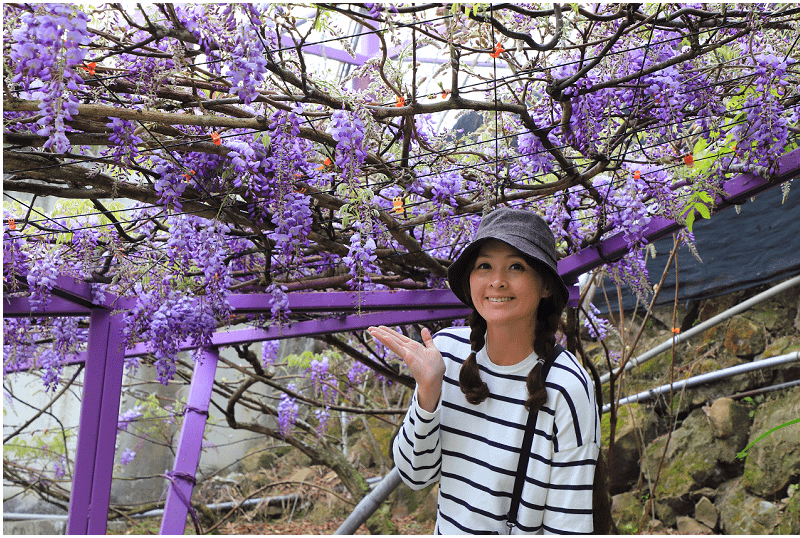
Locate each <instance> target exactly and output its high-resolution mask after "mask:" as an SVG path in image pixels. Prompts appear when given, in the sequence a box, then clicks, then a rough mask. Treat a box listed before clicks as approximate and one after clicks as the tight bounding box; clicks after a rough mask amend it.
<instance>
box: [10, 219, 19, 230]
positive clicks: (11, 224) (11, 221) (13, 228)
mask: <svg viewBox="0 0 800 538" xmlns="http://www.w3.org/2000/svg"><path fill="white" fill-rule="evenodd" d="M8 229H9V230H16V229H17V221H15V220H14V219H13V218H9V219H8Z"/></svg>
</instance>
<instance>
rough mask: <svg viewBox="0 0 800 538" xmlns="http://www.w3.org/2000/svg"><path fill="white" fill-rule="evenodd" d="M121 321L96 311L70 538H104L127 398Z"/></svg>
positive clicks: (91, 326)
mask: <svg viewBox="0 0 800 538" xmlns="http://www.w3.org/2000/svg"><path fill="white" fill-rule="evenodd" d="M121 336H122V315H121V314H111V312H110V311H109V310H107V309H105V308H94V309H92V314H91V316H90V318H89V342H88V353H87V357H86V373H85V374H84V385H83V397H82V398H81V416H80V424H79V426H78V446H77V451H76V452H77V453H76V456H75V473H74V480H73V483H72V493H71V495H70V503H69V520H68V522H67V534H105V533H106V530H107V523H108V505H109V500H110V497H111V475H112V473H113V470H114V445H115V444H116V440H117V417H118V416H119V401H120V395H121V393H122V367H123V362H124V352H125V350H124V349H123V348H122V340H121Z"/></svg>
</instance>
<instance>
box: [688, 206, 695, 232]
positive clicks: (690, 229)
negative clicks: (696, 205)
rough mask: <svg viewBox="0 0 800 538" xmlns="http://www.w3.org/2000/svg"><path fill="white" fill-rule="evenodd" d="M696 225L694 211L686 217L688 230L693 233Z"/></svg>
mask: <svg viewBox="0 0 800 538" xmlns="http://www.w3.org/2000/svg"><path fill="white" fill-rule="evenodd" d="M693 225H694V209H693V210H691V211H690V212H689V214H688V215H686V229H687V230H689V231H690V232H691V231H692V226H693Z"/></svg>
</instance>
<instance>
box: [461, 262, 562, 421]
mask: <svg viewBox="0 0 800 538" xmlns="http://www.w3.org/2000/svg"><path fill="white" fill-rule="evenodd" d="M522 257H523V259H524V260H525V262H526V263H527V264H528V265H529V266H530V267H531V268H533V270H535V271H536V272H537V273H538V274H539V275H540V276H541V277H542V279H543V280H544V283H545V286H546V287H547V289H550V290H556V289H558V287H557V285H556V282H555V278H556V277H555V276H554V275H553V274H552V272H551V271H550V270H549V268H547V267H545V266H544V265H543V264H542V263H541V262H540V261H538V260H536V259H534V258H532V257H530V256H527V255H525V254H522ZM476 258H477V253H476V254H475V256H474V257H473V259H472V260H470V262H469V264H468V265H467V271H466V272H465V274H466V275H469V274H471V273H472V270H473V269H474V267H475V259H476ZM461 285H462V286H463V289H464V292H465V293H464V295H465V296H466V297H471V294H470V288H469V278H465V279H463V282H462V283H461ZM470 302H471V300H470ZM471 306H472V313H471V314H470V316H469V326H470V329H471V331H470V335H469V341H470V348H471V352H470V355H469V357H468V358H467V360H466V361H464V363H463V364H462V365H461V371H460V372H459V376H458V384H459V387H460V388H461V392H463V393H464V396H465V397H466V399H467V401H468V402H469V403H471V404H473V405H477V404H479V403H481V402H482V401H484V400H485V399H486V398H487V397H488V396H489V387H488V386H487V385H486V382H485V381H483V380H482V379H481V374H480V370H479V368H478V360H477V353H478V351H480V349H481V348H483V346H484V345H486V336H485V335H486V329H487V325H486V320H485V319H483V317H482V316H481V315H480V314H479V313H478V311H477V310H476V309H475V306H474V305H471ZM565 307H566V298H565V297H563V296H561V294H559V293H552V294H551V295H550V297H542V299H541V300H540V301H539V307H538V308H537V310H536V332H535V334H534V338H533V350H534V351H535V352H536V354H537V355H538V356H539V357H541V358H546V357H549V356H550V354H551V353H552V352H553V348H554V347H555V344H556V336H555V335H556V331H557V330H558V327H559V323H560V321H561V313H562V312H563V311H564V308H565ZM526 386H527V389H528V399H527V401H526V402H525V407H526V408H527V409H528V411H529V412H535V411H538V410H539V408H541V407H542V406H543V405H544V404H545V403H546V402H547V391H546V390H545V386H544V379H542V364H541V363H540V362H537V363H536V364H535V365H534V366H533V368H531V371H530V372H528V377H527V380H526Z"/></svg>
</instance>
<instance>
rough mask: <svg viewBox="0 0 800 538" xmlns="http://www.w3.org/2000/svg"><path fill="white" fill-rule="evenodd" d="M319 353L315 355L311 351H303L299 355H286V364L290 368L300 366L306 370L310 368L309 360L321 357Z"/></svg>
mask: <svg viewBox="0 0 800 538" xmlns="http://www.w3.org/2000/svg"><path fill="white" fill-rule="evenodd" d="M321 358H322V357H321V355H317V354H316V353H313V352H311V351H304V352H303V353H301V354H300V355H288V356H287V357H286V364H287V365H288V366H289V367H290V368H301V369H303V370H308V369H309V368H311V362H312V361H314V360H319V359H321Z"/></svg>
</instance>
